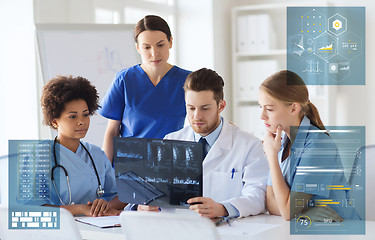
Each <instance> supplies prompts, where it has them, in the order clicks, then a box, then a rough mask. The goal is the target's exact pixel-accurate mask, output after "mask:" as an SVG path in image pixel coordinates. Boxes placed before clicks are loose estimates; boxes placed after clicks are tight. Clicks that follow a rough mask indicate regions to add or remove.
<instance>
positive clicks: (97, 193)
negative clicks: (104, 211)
mask: <svg viewBox="0 0 375 240" xmlns="http://www.w3.org/2000/svg"><path fill="white" fill-rule="evenodd" d="M56 141H57V137H55V140H54V142H53V157H54V158H55V166H54V167H53V168H52V170H51V172H52V173H51V179H52V183H53V185H54V186H55V189H56V192H57V196H58V197H59V199H60V202H61V203H62V204H63V205H65V203H64V202H63V201H62V199H61V197H60V194H59V191H58V189H57V187H56V183H55V179H54V177H53V172H54V170H55V169H57V168H61V169H62V170H64V173H65V176H66V181H67V184H68V191H69V205H70V204H74V202H73V203H72V192H71V190H70V182H69V176H68V172H67V171H66V169H65V167H64V166H62V165H60V164H57V160H56V159H57V158H56ZM79 143H80V144H81V146H82V147H83V149H85V151H86V152H87V154H88V155H89V157H90V159H91V162H92V165H93V166H94V170H95V174H96V178H97V179H98V184H99V186H98V189H97V190H96V195H97V196H98V197H102V196H103V195H104V189H103V188H102V184H101V183H100V179H99V174H98V171H97V170H96V166H95V163H94V160H93V159H92V156H91V154H90V152H89V151H88V150H87V148H86V147H85V146H84V145H83V144H82V142H79Z"/></svg>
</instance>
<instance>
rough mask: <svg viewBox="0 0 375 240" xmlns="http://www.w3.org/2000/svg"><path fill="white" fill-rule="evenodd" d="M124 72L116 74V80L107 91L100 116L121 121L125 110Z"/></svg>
mask: <svg viewBox="0 0 375 240" xmlns="http://www.w3.org/2000/svg"><path fill="white" fill-rule="evenodd" d="M124 87H125V86H124V81H123V75H122V71H121V72H119V73H117V74H116V77H115V80H114V81H113V82H112V85H111V86H110V87H109V89H108V90H107V92H106V94H105V96H104V98H103V100H102V102H101V108H100V109H99V110H98V112H99V114H100V115H102V116H103V117H105V118H109V119H112V120H117V121H121V120H122V116H123V114H124V109H125V89H124Z"/></svg>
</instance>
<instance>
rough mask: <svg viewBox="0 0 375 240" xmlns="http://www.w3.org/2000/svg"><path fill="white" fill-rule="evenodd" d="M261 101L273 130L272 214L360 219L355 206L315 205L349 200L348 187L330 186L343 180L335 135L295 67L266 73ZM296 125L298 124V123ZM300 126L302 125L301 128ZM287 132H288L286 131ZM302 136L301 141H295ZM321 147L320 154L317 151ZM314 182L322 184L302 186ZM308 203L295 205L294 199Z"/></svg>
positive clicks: (269, 138)
mask: <svg viewBox="0 0 375 240" xmlns="http://www.w3.org/2000/svg"><path fill="white" fill-rule="evenodd" d="M259 105H260V107H261V109H262V113H261V119H262V120H263V121H264V124H265V126H266V128H267V130H268V131H266V132H267V134H266V136H265V137H264V142H263V149H264V152H265V153H266V156H267V160H268V164H269V166H270V177H269V180H268V183H267V194H266V207H267V209H268V211H269V212H270V213H271V214H276V215H281V216H282V217H283V218H284V219H285V220H290V219H292V218H294V217H296V216H298V215H299V214H301V213H302V212H304V213H305V215H307V214H306V211H308V215H309V216H311V217H312V218H314V219H313V220H318V221H324V220H325V219H331V220H332V221H342V219H358V215H357V214H356V212H355V210H354V208H349V207H346V208H345V207H341V206H338V205H331V207H311V206H313V205H311V204H310V205H309V206H306V205H307V204H306V203H313V202H314V201H315V199H319V200H320V201H322V199H347V197H348V196H347V194H348V192H347V191H346V190H328V189H327V185H344V186H348V183H347V181H346V179H345V177H344V174H343V171H340V170H342V163H341V160H340V157H339V154H338V150H337V147H336V145H335V144H334V142H333V140H332V139H331V137H330V136H329V135H328V134H326V133H323V132H321V131H320V132H319V130H325V127H324V125H323V123H322V121H321V119H320V116H319V113H318V110H317V108H316V107H315V106H314V104H312V103H311V102H310V100H309V93H308V90H307V87H306V85H305V83H304V82H303V80H302V79H301V78H300V77H299V76H298V75H297V74H295V73H294V72H291V71H280V72H278V73H275V74H273V75H272V76H270V77H269V78H267V79H266V80H265V81H264V82H263V83H262V85H261V86H260V91H259ZM293 127H296V128H293ZM297 129H298V130H297ZM282 131H283V133H282ZM295 139H297V141H295ZM318 152H319V157H316V156H317V153H318ZM312 167H313V168H314V169H317V170H318V171H319V169H325V170H327V169H334V170H339V171H337V172H335V171H332V172H325V173H321V174H320V175H318V176H317V174H314V173H308V174H302V172H300V171H299V169H301V168H305V169H307V168H309V169H311V168H312ZM308 183H310V184H311V183H314V184H317V186H324V189H322V188H320V187H319V188H311V189H309V188H306V189H304V188H300V187H298V186H299V185H301V184H308ZM296 199H299V200H301V201H300V202H302V203H304V205H303V206H302V207H292V208H291V207H290V206H291V203H292V206H295V200H296Z"/></svg>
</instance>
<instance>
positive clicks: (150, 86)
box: [99, 15, 190, 161]
mask: <svg viewBox="0 0 375 240" xmlns="http://www.w3.org/2000/svg"><path fill="white" fill-rule="evenodd" d="M134 40H135V46H136V48H137V51H138V53H139V54H140V55H141V58H142V64H140V65H135V66H133V67H130V68H126V69H124V70H122V71H120V72H119V73H117V75H116V77H115V80H114V81H113V83H112V85H111V87H110V88H109V89H108V91H107V93H106V95H105V97H104V99H103V101H102V108H101V109H100V110H99V113H100V114H101V115H102V116H103V117H105V118H108V125H107V129H106V132H105V136H104V143H103V149H104V151H105V153H106V155H107V157H108V158H109V159H110V160H111V161H112V160H113V137H115V136H122V137H138V138H163V137H164V136H165V135H166V134H168V133H170V132H174V131H177V130H179V129H181V128H182V127H183V125H184V121H185V115H186V109H185V100H184V99H185V98H184V90H183V85H184V82H185V79H186V77H187V75H189V73H190V71H187V70H184V69H181V68H179V67H177V66H173V65H171V64H169V63H168V62H167V61H168V58H169V49H171V48H172V42H173V38H172V36H171V31H170V29H169V26H168V24H167V22H166V21H165V20H164V19H162V18H161V17H159V16H154V15H148V16H146V17H144V18H143V19H141V20H140V21H139V22H138V23H137V25H136V27H135V30H134Z"/></svg>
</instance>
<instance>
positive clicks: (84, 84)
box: [40, 75, 99, 128]
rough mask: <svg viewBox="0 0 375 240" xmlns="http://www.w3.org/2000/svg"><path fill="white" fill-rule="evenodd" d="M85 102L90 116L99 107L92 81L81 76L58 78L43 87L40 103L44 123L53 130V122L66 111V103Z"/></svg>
mask: <svg viewBox="0 0 375 240" xmlns="http://www.w3.org/2000/svg"><path fill="white" fill-rule="evenodd" d="M79 99H82V100H85V101H86V104H87V106H88V108H89V113H90V115H93V114H94V113H95V111H96V110H97V109H98V107H99V96H98V92H97V91H96V88H95V87H94V86H93V85H91V83H90V81H89V80H87V79H86V78H83V77H81V76H78V77H75V78H73V77H72V76H71V75H70V76H56V77H55V78H52V79H51V80H49V82H48V83H47V84H46V85H45V86H44V87H43V91H42V97H41V99H40V103H41V106H42V111H43V123H44V124H45V125H48V126H50V127H52V128H54V127H53V125H52V121H53V120H54V119H55V118H59V117H60V116H61V113H62V112H63V111H64V109H65V103H68V102H71V101H73V100H79Z"/></svg>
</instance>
